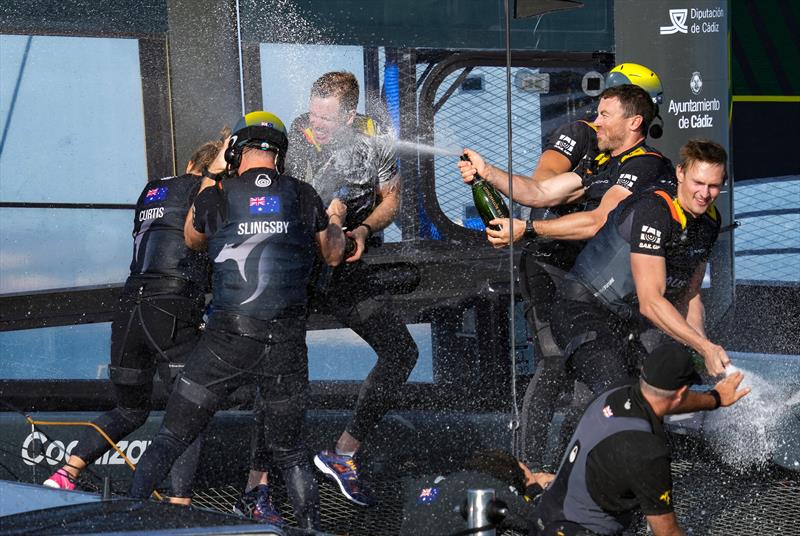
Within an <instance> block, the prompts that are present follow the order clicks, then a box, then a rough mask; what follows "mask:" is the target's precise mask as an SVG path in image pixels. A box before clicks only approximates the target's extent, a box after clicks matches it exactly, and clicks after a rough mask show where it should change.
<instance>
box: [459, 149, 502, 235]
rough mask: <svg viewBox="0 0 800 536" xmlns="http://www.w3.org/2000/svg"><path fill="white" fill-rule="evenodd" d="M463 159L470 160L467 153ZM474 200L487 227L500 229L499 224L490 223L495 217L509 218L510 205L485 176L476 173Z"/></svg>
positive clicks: (473, 187)
mask: <svg viewBox="0 0 800 536" xmlns="http://www.w3.org/2000/svg"><path fill="white" fill-rule="evenodd" d="M461 160H466V161H469V157H468V156H467V155H465V154H464V155H461ZM472 201H473V202H474V203H475V208H476V209H477V210H478V214H479V215H480V217H481V220H483V224H484V225H485V226H486V227H489V228H491V229H494V230H495V231H497V230H499V227H498V226H497V225H489V222H490V221H492V220H493V219H495V218H508V206H507V205H506V202H505V201H504V200H503V196H501V195H500V194H499V193H498V191H497V190H496V189H495V188H494V186H492V185H491V184H489V182H487V181H486V180H485V179H484V178H483V177H481V176H480V175H478V174H477V173H476V174H475V177H474V179H473V181H472Z"/></svg>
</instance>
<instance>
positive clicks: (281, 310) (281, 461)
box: [131, 112, 346, 528]
mask: <svg viewBox="0 0 800 536" xmlns="http://www.w3.org/2000/svg"><path fill="white" fill-rule="evenodd" d="M287 148H288V140H287V137H286V129H285V127H284V126H283V123H282V122H281V120H280V119H278V118H277V117H276V116H274V115H273V114H270V113H267V112H252V113H250V114H247V115H246V116H245V117H244V118H243V119H242V120H241V121H240V122H239V124H238V125H237V127H236V129H235V132H234V133H233V136H232V137H231V140H230V142H229V144H228V147H227V150H226V152H225V160H226V161H227V162H228V169H229V172H232V173H233V174H234V176H232V177H229V178H226V179H225V180H224V181H223V182H218V183H217V184H216V185H215V186H210V187H207V188H206V189H204V190H203V191H202V192H201V193H200V194H198V197H197V200H196V201H195V204H194V207H193V214H192V217H190V218H187V225H186V229H185V234H186V241H187V244H188V245H189V246H190V247H193V248H198V249H200V248H204V247H206V245H207V247H208V254H209V258H210V259H211V260H212V261H213V263H214V264H213V284H212V288H213V298H212V307H213V311H212V313H211V315H210V317H209V319H208V323H207V326H206V332H205V334H204V335H203V337H202V339H201V340H200V342H199V344H198V345H197V348H196V349H195V350H194V351H193V352H192V355H191V356H190V357H189V360H188V362H187V365H186V368H185V370H184V373H183V375H182V376H181V377H180V378H178V380H177V382H176V385H175V389H174V392H173V394H172V396H171V397H170V399H169V402H168V404H167V410H166V415H165V417H164V422H163V424H162V426H161V430H160V431H159V432H158V435H157V436H156V438H155V439H154V440H153V443H152V444H151V445H150V447H149V448H148V449H147V451H146V452H145V454H144V456H143V457H142V459H141V461H140V462H139V466H138V467H137V469H136V472H135V475H134V480H133V484H132V486H131V496H133V497H135V498H141V499H145V498H148V497H149V496H150V494H151V493H152V492H153V490H154V489H155V488H156V486H158V485H159V483H160V482H161V480H162V479H163V478H164V476H165V475H166V474H167V472H168V471H169V469H170V467H171V465H172V463H173V462H174V461H175V459H176V458H177V457H178V456H179V455H180V453H181V452H182V451H183V450H185V449H186V448H187V446H188V445H189V444H190V443H191V442H192V440H193V439H194V438H195V437H196V436H197V435H198V434H199V433H200V432H201V431H202V430H203V429H204V428H205V426H206V425H207V424H208V422H209V420H210V419H211V418H212V416H213V415H214V412H215V411H216V409H217V408H218V406H219V404H220V401H222V400H224V399H225V397H226V396H227V395H229V394H230V393H232V392H233V391H234V390H235V389H236V388H238V387H240V386H242V385H245V384H249V383H255V384H257V385H258V387H259V389H260V392H261V395H262V397H263V398H264V400H265V405H266V419H265V423H266V424H265V430H264V434H265V435H264V438H265V441H266V442H267V444H268V445H269V446H270V447H271V449H272V453H273V461H274V463H275V464H276V465H277V466H278V467H279V468H280V470H281V472H282V473H283V477H284V480H285V481H286V484H287V491H288V494H289V498H290V500H291V502H292V506H293V507H294V512H295V517H296V518H297V522H298V524H299V525H300V526H301V527H303V528H317V527H318V524H319V499H318V492H317V485H316V481H315V480H314V475H313V472H312V470H311V465H310V457H309V456H308V454H307V453H306V451H305V447H304V445H303V420H304V416H305V409H306V398H307V389H308V356H307V348H306V343H305V327H306V321H305V319H306V302H307V295H306V287H307V286H308V282H309V278H310V274H311V267H312V264H313V261H314V258H315V256H316V254H317V249H318V250H319V252H320V254H321V256H322V257H323V258H324V259H325V261H326V262H327V263H328V264H329V265H332V266H333V265H336V264H338V263H339V262H341V260H342V255H343V253H344V234H343V233H342V229H341V225H342V222H343V221H344V217H345V214H346V208H345V206H344V205H343V204H342V203H341V202H339V200H337V199H334V200H333V201H332V202H331V204H330V206H329V207H328V209H327V213H326V210H325V208H324V207H323V205H322V201H321V199H320V198H319V196H318V195H317V194H316V192H315V191H314V189H313V188H312V187H311V186H310V185H308V184H305V183H303V182H301V181H299V180H297V179H295V178H293V177H290V176H288V175H282V174H281V173H280V172H281V171H282V169H283V159H284V158H285V155H286V151H287Z"/></svg>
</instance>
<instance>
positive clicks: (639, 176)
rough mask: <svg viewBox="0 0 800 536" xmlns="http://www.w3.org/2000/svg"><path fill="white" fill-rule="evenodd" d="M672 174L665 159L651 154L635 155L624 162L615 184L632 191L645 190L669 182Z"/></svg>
mask: <svg viewBox="0 0 800 536" xmlns="http://www.w3.org/2000/svg"><path fill="white" fill-rule="evenodd" d="M670 176H671V172H670V166H669V165H668V164H667V161H666V160H665V159H663V158H660V157H658V156H649V155H642V156H634V157H632V158H629V159H628V160H626V161H625V162H623V163H622V165H621V166H620V168H619V174H618V175H617V181H616V182H615V183H614V185H616V186H622V187H623V188H625V189H626V190H629V191H630V192H643V191H644V190H647V189H648V188H652V187H654V186H660V185H663V184H665V183H668V182H669V181H670Z"/></svg>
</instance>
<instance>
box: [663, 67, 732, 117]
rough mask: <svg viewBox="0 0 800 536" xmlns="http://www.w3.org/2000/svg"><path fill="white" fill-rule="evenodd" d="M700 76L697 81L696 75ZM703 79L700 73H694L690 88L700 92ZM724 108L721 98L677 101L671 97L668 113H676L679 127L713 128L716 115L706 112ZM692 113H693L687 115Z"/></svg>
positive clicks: (693, 91)
mask: <svg viewBox="0 0 800 536" xmlns="http://www.w3.org/2000/svg"><path fill="white" fill-rule="evenodd" d="M695 74H696V75H697V76H698V79H697V81H695V79H694V75H695ZM702 86H703V81H702V78H700V73H694V74H693V75H692V79H691V80H690V81H689V88H690V89H691V90H692V93H695V88H697V93H700V90H701V89H702ZM721 108H722V104H721V103H720V101H719V99H716V98H714V99H697V100H694V99H689V100H686V101H675V100H672V99H670V101H669V106H667V113H668V114H671V115H674V116H675V117H677V118H678V128H680V129H686V128H711V127H713V126H714V117H713V116H712V115H710V114H708V113H706V112H718V111H720V109H721ZM686 114H691V115H686Z"/></svg>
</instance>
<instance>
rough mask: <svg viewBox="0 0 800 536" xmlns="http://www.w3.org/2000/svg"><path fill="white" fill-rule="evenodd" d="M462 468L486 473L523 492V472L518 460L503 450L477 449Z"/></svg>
mask: <svg viewBox="0 0 800 536" xmlns="http://www.w3.org/2000/svg"><path fill="white" fill-rule="evenodd" d="M464 469H466V470H468V471H477V472H479V473H484V474H487V475H489V476H492V477H494V478H496V479H497V480H500V481H501V482H506V483H507V484H509V485H511V486H514V488H515V489H516V490H517V491H518V492H520V493H524V492H525V473H524V472H523V471H522V467H520V466H519V461H518V460H517V459H516V458H514V456H512V455H511V454H509V453H508V452H506V451H504V450H500V449H485V450H479V451H477V452H475V453H474V454H473V455H472V457H471V458H470V459H469V460H467V462H466V463H465V464H464Z"/></svg>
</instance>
